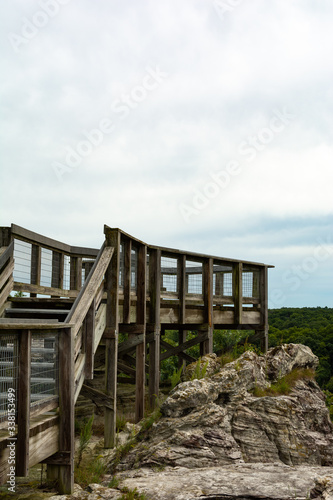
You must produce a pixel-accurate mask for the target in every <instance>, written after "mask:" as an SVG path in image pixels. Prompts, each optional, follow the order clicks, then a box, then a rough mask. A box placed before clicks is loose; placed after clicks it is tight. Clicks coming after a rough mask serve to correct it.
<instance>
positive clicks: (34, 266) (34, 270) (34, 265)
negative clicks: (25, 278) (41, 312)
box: [30, 245, 42, 297]
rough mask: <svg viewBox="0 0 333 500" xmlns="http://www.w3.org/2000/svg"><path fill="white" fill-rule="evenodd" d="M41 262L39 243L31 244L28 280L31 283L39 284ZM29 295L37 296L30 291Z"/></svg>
mask: <svg viewBox="0 0 333 500" xmlns="http://www.w3.org/2000/svg"><path fill="white" fill-rule="evenodd" d="M41 264H42V250H41V247H40V246H39V245H31V270H30V281H31V284H32V285H40V276H41ZM30 297H37V294H36V293H30Z"/></svg>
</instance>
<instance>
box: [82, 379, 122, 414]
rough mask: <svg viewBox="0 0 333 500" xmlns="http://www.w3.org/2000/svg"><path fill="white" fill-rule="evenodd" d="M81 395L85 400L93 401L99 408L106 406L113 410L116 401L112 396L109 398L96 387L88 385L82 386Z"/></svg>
mask: <svg viewBox="0 0 333 500" xmlns="http://www.w3.org/2000/svg"><path fill="white" fill-rule="evenodd" d="M81 395H82V396H84V397H85V398H89V399H91V401H92V402H93V403H95V404H96V405H97V406H105V407H108V408H111V409H112V408H113V404H114V401H113V398H112V397H111V396H107V395H106V394H105V393H104V392H102V391H99V390H98V389H95V388H94V387H90V386H89V385H87V384H83V385H82V388H81Z"/></svg>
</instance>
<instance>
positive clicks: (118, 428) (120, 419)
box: [116, 413, 127, 432]
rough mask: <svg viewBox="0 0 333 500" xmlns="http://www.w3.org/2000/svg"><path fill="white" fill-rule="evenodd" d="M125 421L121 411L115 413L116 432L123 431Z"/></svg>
mask: <svg viewBox="0 0 333 500" xmlns="http://www.w3.org/2000/svg"><path fill="white" fill-rule="evenodd" d="M126 423H127V419H126V417H125V415H123V414H121V413H117V415H116V431H117V432H121V431H123V430H124V428H125V425H126Z"/></svg>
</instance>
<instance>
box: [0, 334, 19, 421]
mask: <svg viewBox="0 0 333 500" xmlns="http://www.w3.org/2000/svg"><path fill="white" fill-rule="evenodd" d="M17 381H18V334H13V333H10V334H5V335H2V334H1V335H0V425H1V424H2V423H3V422H7V418H8V400H9V398H8V394H9V392H12V394H14V400H15V401H16V396H17ZM9 390H10V391H9Z"/></svg>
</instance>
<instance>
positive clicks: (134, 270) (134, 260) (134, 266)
mask: <svg viewBox="0 0 333 500" xmlns="http://www.w3.org/2000/svg"><path fill="white" fill-rule="evenodd" d="M137 282H138V251H137V249H136V248H132V249H131V290H133V291H136V290H137Z"/></svg>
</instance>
